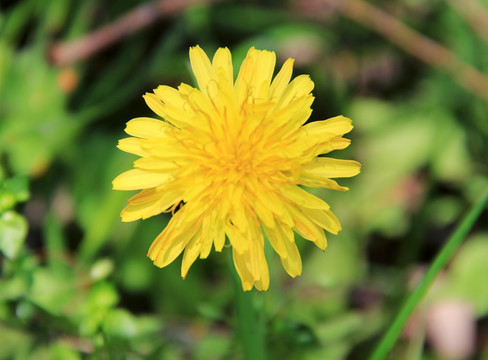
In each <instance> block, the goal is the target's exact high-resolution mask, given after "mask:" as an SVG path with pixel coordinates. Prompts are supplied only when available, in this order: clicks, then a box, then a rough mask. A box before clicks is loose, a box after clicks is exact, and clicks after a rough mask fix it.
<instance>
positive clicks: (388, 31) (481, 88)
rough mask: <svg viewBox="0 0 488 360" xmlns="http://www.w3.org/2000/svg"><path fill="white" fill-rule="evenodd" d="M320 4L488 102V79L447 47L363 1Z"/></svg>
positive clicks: (333, 1)
mask: <svg viewBox="0 0 488 360" xmlns="http://www.w3.org/2000/svg"><path fill="white" fill-rule="evenodd" d="M323 1H324V2H326V3H327V4H328V5H330V6H333V7H334V8H335V9H336V10H337V11H338V12H340V13H341V14H342V15H344V16H345V17H348V18H349V19H351V20H354V21H356V22H358V23H360V24H362V25H364V26H366V27H368V28H370V29H372V30H374V31H376V32H377V33H379V34H380V35H382V36H383V37H385V38H386V39H388V40H390V41H391V42H392V43H393V44H395V45H397V46H398V47H399V48H401V49H402V50H404V51H405V52H407V53H409V54H411V55H413V56H415V57H417V58H419V59H420V60H422V61H424V62H425V63H427V64H429V65H431V66H433V67H435V68H438V69H440V70H443V71H444V72H446V73H448V74H449V75H450V76H451V77H453V78H454V79H455V80H456V81H457V82H458V83H459V84H460V85H461V86H463V87H464V88H465V89H466V90H468V91H469V92H471V93H472V94H474V95H476V96H477V97H479V98H481V99H484V100H488V77H487V76H486V75H484V74H483V73H481V72H480V71H478V70H477V69H475V68H474V67H472V66H471V65H469V64H467V63H465V62H463V61H461V60H460V59H459V58H458V57H457V56H456V55H455V54H454V53H453V52H452V51H450V50H449V49H447V48H446V47H444V46H442V45H439V44H438V43H436V42H435V41H433V40H431V39H429V38H427V37H425V36H424V35H422V34H420V33H418V32H417V31H415V30H413V29H411V28H409V27H408V26H407V25H405V24H404V23H402V22H401V21H399V20H397V19H396V18H395V17H393V16H391V15H389V14H388V13H386V12H384V11H383V10H381V9H379V8H377V7H375V6H373V5H371V4H369V3H367V2H365V1H363V0H323Z"/></svg>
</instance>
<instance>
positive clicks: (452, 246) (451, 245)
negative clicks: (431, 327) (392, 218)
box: [370, 193, 488, 360]
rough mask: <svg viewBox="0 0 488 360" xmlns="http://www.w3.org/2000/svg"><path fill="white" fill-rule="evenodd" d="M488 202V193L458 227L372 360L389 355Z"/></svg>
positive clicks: (379, 345) (407, 302)
mask: <svg viewBox="0 0 488 360" xmlns="http://www.w3.org/2000/svg"><path fill="white" fill-rule="evenodd" d="M487 202H488V193H486V194H485V196H483V197H482V198H481V201H480V202H479V203H477V204H475V205H474V206H473V207H472V208H471V210H470V211H469V213H468V214H467V215H466V217H465V218H464V219H463V221H462V222H461V224H460V225H459V226H458V227H457V229H456V231H455V232H454V234H452V236H451V237H450V238H449V240H448V241H447V243H446V244H445V245H444V247H443V248H442V250H441V252H440V253H439V254H438V255H437V257H436V258H435V259H434V261H433V263H432V265H431V267H430V268H429V270H427V273H426V274H425V276H424V278H423V279H422V282H421V283H420V284H419V286H418V287H417V288H416V289H415V290H414V291H413V292H412V293H411V294H410V296H409V297H408V298H407V300H406V301H405V303H404V304H403V306H402V308H401V309H400V312H399V313H398V315H397V316H396V318H395V320H394V321H393V323H392V324H391V325H390V328H389V329H388V331H387V332H386V334H385V335H384V336H383V338H382V339H381V342H380V343H379V344H378V346H377V347H376V349H375V351H374V352H373V355H372V356H371V357H370V359H371V360H381V359H384V358H385V356H386V355H387V354H388V351H389V350H390V349H391V348H392V346H393V344H394V343H395V341H396V340H397V338H398V336H399V335H400V333H401V331H402V329H403V327H404V326H405V323H406V322H407V320H408V318H409V317H410V315H411V314H412V312H413V311H414V310H415V307H416V306H417V305H418V303H419V302H420V300H422V298H423V297H424V295H425V293H426V292H427V291H428V290H429V288H430V286H431V285H432V283H433V282H434V280H435V279H436V278H437V275H438V274H439V273H440V271H441V270H442V269H443V268H444V266H445V265H446V264H447V263H448V261H449V260H450V259H451V257H452V255H453V254H454V252H455V251H456V249H457V248H458V246H459V245H460V244H461V243H462V241H463V240H464V238H465V237H466V235H467V234H468V232H469V231H470V230H471V228H472V227H473V225H474V223H475V221H476V220H477V219H478V217H479V216H480V214H481V212H482V211H483V209H484V208H485V206H486V203H487Z"/></svg>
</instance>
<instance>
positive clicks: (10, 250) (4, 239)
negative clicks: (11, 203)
mask: <svg viewBox="0 0 488 360" xmlns="http://www.w3.org/2000/svg"><path fill="white" fill-rule="evenodd" d="M26 235H27V221H26V220H25V219H24V218H23V217H22V216H21V215H19V214H17V213H16V212H14V211H8V212H6V213H4V214H3V215H1V217H0V251H1V252H2V253H3V254H4V255H5V256H6V257H7V258H9V259H11V260H13V259H15V258H17V256H18V255H19V253H20V250H21V249H22V246H23V245H24V240H25V237H26Z"/></svg>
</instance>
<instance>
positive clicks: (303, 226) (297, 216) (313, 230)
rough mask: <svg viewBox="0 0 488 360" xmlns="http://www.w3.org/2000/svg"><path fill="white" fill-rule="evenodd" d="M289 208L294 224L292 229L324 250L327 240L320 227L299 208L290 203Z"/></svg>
mask: <svg viewBox="0 0 488 360" xmlns="http://www.w3.org/2000/svg"><path fill="white" fill-rule="evenodd" d="M289 208H290V212H291V214H292V216H293V222H294V224H295V226H294V230H295V231H296V232H297V233H298V234H300V236H302V237H303V238H304V239H307V240H310V241H312V242H314V243H315V244H316V245H317V246H318V247H319V248H321V249H322V250H325V248H326V247H327V240H326V238H325V234H324V231H323V230H322V228H321V227H320V226H318V225H316V224H315V223H314V222H313V221H312V220H311V219H310V218H309V217H308V216H307V215H305V214H304V213H303V212H302V210H301V209H300V208H297V207H295V206H292V205H290V206H289ZM316 211H322V210H316Z"/></svg>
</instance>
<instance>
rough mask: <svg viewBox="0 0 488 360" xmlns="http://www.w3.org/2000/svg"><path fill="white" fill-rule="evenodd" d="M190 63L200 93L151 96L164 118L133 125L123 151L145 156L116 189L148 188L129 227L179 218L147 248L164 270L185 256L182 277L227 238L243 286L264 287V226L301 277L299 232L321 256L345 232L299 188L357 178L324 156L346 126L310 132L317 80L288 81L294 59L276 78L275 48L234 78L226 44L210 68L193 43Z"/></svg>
mask: <svg viewBox="0 0 488 360" xmlns="http://www.w3.org/2000/svg"><path fill="white" fill-rule="evenodd" d="M190 62H191V67H192V69H193V73H194V75H195V78H196V80H197V82H198V89H196V88H193V87H191V86H189V85H186V84H181V85H180V86H179V87H178V89H175V88H172V87H169V86H159V87H158V88H157V89H155V90H154V93H153V94H152V93H147V94H146V95H144V100H145V101H146V103H147V105H148V106H149V107H150V108H151V109H152V111H154V112H155V113H156V114H157V115H159V116H160V117H161V118H163V119H164V120H156V119H153V118H145V117H141V118H135V119H133V120H131V121H129V122H128V123H127V127H126V129H125V131H126V132H127V133H128V134H129V135H131V136H132V137H129V138H125V139H122V140H120V142H119V145H118V147H119V149H121V150H123V151H126V152H129V153H132V154H136V155H139V156H140V157H141V158H139V159H138V160H136V161H135V162H134V169H132V170H129V171H127V172H125V173H123V174H121V175H119V176H118V177H117V178H116V179H115V180H114V181H113V187H114V189H116V190H140V189H142V191H141V192H139V193H138V194H137V195H135V196H133V197H132V198H131V199H129V202H128V205H127V207H126V208H125V209H124V210H123V211H122V213H121V216H122V221H134V220H137V219H141V218H142V219H146V218H148V217H151V216H153V215H157V214H160V213H161V212H169V211H171V212H174V215H173V217H172V219H171V220H170V222H169V223H168V225H167V227H166V228H165V229H164V230H163V231H162V232H161V233H160V234H159V236H158V237H157V238H156V239H155V240H154V242H153V244H152V246H151V247H150V249H149V252H148V256H149V257H150V258H151V259H152V260H153V261H154V264H155V265H157V266H159V267H164V266H166V265H168V264H170V263H171V262H172V261H173V260H174V259H175V258H176V257H178V256H179V254H180V253H181V252H183V251H184V254H183V261H182V266H181V275H182V277H183V278H185V277H186V275H187V273H188V270H189V268H190V266H191V264H192V263H193V262H194V261H195V260H196V258H197V257H198V256H200V258H206V257H207V256H208V255H209V253H210V251H211V249H212V247H214V248H215V250H216V251H219V252H220V251H222V248H223V247H224V245H225V242H226V238H227V239H228V241H229V243H230V246H231V247H232V254H233V260H234V264H235V267H236V270H237V272H238V274H239V276H240V278H241V281H242V286H243V289H244V290H250V289H252V287H253V286H254V287H256V288H257V289H258V290H266V289H268V286H269V272H268V265H267V262H266V258H265V255H264V236H263V231H262V230H264V233H265V234H266V237H267V238H268V240H269V242H270V243H271V245H272V247H273V249H274V250H275V251H276V252H277V253H278V254H279V256H280V257H281V262H282V264H283V267H284V268H285V270H286V271H287V272H288V274H290V275H291V276H292V277H295V276H297V275H300V274H301V271H302V263H301V259H300V254H299V252H298V250H297V247H296V244H295V241H294V231H295V232H296V233H298V234H299V235H301V236H302V237H303V238H305V239H307V240H310V241H312V242H314V243H315V244H316V245H317V246H318V247H319V248H321V249H323V250H324V249H325V248H326V247H327V240H326V236H325V234H324V231H323V229H325V230H327V231H328V232H330V233H332V234H337V232H338V231H339V230H341V225H340V224H339V221H338V220H337V218H336V216H335V215H334V214H333V213H332V212H331V210H330V207H329V205H328V204H327V203H326V202H324V201H323V200H321V199H320V198H318V197H316V196H314V195H312V194H310V193H308V192H307V191H305V190H304V189H302V188H301V187H300V185H305V186H308V187H320V188H329V189H334V190H348V189H347V188H346V187H342V186H339V185H338V184H337V183H336V182H335V181H334V180H332V178H340V177H350V176H354V175H356V174H358V173H359V170H360V164H359V163H358V162H356V161H352V160H337V159H333V158H329V157H319V155H321V154H326V153H328V152H330V151H332V150H337V149H344V148H345V147H347V146H348V145H349V143H350V140H348V139H344V138H343V137H342V135H344V134H345V133H348V132H349V131H351V129H352V125H351V120H349V119H348V118H346V117H343V116H337V117H334V118H331V119H328V120H323V121H317V122H312V123H309V124H307V125H304V123H305V122H306V121H307V119H308V118H309V116H310V114H311V112H312V110H311V108H310V106H311V104H312V102H313V96H312V94H311V91H312V89H313V86H314V84H313V82H312V81H311V80H310V78H309V76H306V75H301V76H298V77H296V78H294V79H293V80H292V81H291V82H290V79H291V75H292V67H293V59H288V60H287V61H286V62H285V63H284V65H283V67H282V68H281V70H280V71H279V73H278V74H277V75H276V77H275V78H274V79H272V77H273V71H274V67H275V62H276V57H275V53H274V52H269V51H259V50H256V49H254V48H251V49H250V50H249V52H248V53H247V56H246V58H245V59H244V62H243V63H242V66H241V68H240V71H239V74H238V76H237V79H236V80H235V82H234V80H233V68H232V61H231V54H230V52H229V50H228V49H227V48H220V49H218V50H217V52H216V53H215V55H214V58H213V61H212V62H210V60H209V59H208V57H207V55H206V54H205V53H204V52H203V50H202V49H201V48H200V47H199V46H196V47H193V48H191V49H190ZM180 205H181V206H180ZM178 206H180V207H179V209H178V210H176V209H177V208H178Z"/></svg>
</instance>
